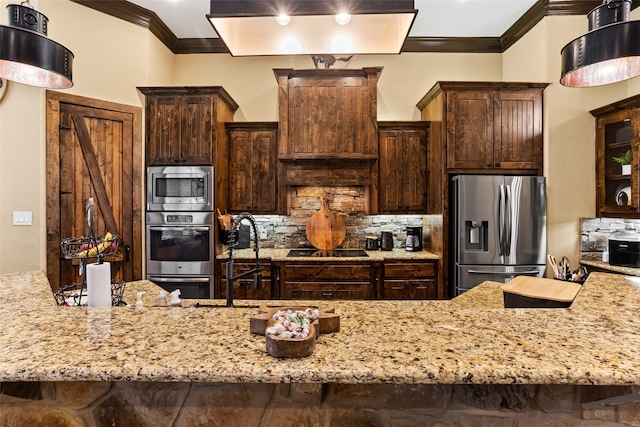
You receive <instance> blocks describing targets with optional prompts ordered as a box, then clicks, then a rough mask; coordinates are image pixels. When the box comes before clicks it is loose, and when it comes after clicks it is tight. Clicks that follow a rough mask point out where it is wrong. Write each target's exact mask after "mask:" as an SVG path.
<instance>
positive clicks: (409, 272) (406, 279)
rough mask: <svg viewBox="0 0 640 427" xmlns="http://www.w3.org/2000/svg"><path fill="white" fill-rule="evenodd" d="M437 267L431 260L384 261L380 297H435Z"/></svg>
mask: <svg viewBox="0 0 640 427" xmlns="http://www.w3.org/2000/svg"><path fill="white" fill-rule="evenodd" d="M437 268H438V267H437V264H436V262H433V261H422V262H417V261H411V262H385V263H384V272H383V277H384V279H383V282H382V295H381V299H437V298H438V279H437Z"/></svg>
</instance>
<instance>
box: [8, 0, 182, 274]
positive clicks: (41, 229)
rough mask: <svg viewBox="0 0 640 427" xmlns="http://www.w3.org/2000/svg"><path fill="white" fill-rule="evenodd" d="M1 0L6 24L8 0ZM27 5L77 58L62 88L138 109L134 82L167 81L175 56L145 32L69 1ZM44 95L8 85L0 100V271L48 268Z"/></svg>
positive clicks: (137, 94) (67, 91) (140, 103)
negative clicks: (22, 221) (20, 217)
mask: <svg viewBox="0 0 640 427" xmlns="http://www.w3.org/2000/svg"><path fill="white" fill-rule="evenodd" d="M0 3H1V4H0V11H1V14H0V22H2V23H3V24H4V23H6V22H7V16H6V10H5V8H6V5H7V4H9V2H6V1H2V2H0ZM12 3H15V2H12ZM31 4H32V5H33V7H34V8H36V9H37V10H38V11H39V12H41V13H43V14H45V15H46V16H47V17H48V18H49V29H48V33H49V37H50V38H51V39H53V40H55V41H57V42H58V43H61V44H62V45H64V46H65V47H67V48H68V49H70V50H71V51H72V52H73V53H74V55H75V58H74V68H73V80H74V87H73V88H71V89H69V90H66V91H65V92H66V93H70V94H77V95H81V96H85V97H91V98H97V99H103V100H108V101H113V102H118V103H122V104H128V105H135V106H142V97H141V96H140V95H139V93H138V92H137V91H136V89H135V87H136V86H139V85H149V84H158V85H159V84H171V81H172V79H173V58H174V55H173V54H171V52H170V51H169V50H168V49H167V48H166V47H164V45H162V44H161V43H160V42H159V41H158V40H157V39H156V38H155V37H154V36H153V35H151V33H150V32H149V31H148V30H146V29H144V28H141V27H138V26H135V25H131V24H128V23H126V22H124V21H121V20H117V19H113V18H111V17H109V16H107V15H105V14H102V13H99V12H95V11H93V10H91V9H89V8H86V7H84V6H80V5H77V4H75V3H72V2H69V1H59V0H40V1H32V2H31ZM45 96H46V91H45V90H44V89H39V88H35V87H31V86H26V85H20V84H17V83H11V82H10V83H9V86H8V89H7V93H6V95H5V98H4V99H3V101H2V103H0V273H10V272H19V271H28V270H45V269H46V258H45V256H46V254H45V250H46V205H45V194H46V188H45V180H46V170H45V167H46V135H45V120H46V117H45ZM13 211H31V212H33V225H32V226H14V225H12V213H13ZM69 237H72V236H69Z"/></svg>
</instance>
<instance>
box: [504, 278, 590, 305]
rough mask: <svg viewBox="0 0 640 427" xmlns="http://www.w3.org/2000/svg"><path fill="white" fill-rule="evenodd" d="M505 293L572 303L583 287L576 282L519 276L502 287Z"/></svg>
mask: <svg viewBox="0 0 640 427" xmlns="http://www.w3.org/2000/svg"><path fill="white" fill-rule="evenodd" d="M500 289H502V290H503V291H504V292H508V293H511V294H516V295H521V296H523V297H528V298H537V299H543V300H550V301H561V302H571V301H573V299H574V298H575V297H576V295H578V292H579V291H580V289H582V286H581V285H579V284H578V283H574V282H565V281H562V280H553V279H543V278H539V277H528V276H518V277H516V278H514V279H513V280H510V281H509V282H507V283H505V284H504V285H502V286H501V287H500Z"/></svg>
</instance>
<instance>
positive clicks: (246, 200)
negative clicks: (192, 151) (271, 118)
mask: <svg viewBox="0 0 640 427" xmlns="http://www.w3.org/2000/svg"><path fill="white" fill-rule="evenodd" d="M226 126H227V130H228V132H229V210H231V211H236V212H239V211H249V212H252V213H261V214H275V213H276V202H277V200H276V189H277V187H276V152H277V151H276V143H277V134H278V124H277V123H242V122H237V123H227V124H226Z"/></svg>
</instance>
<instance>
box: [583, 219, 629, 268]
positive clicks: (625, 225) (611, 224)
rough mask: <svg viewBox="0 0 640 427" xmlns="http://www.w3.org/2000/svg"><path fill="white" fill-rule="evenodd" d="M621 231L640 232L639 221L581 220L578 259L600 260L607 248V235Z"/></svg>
mask: <svg viewBox="0 0 640 427" xmlns="http://www.w3.org/2000/svg"><path fill="white" fill-rule="evenodd" d="M621 230H633V231H637V232H640V219H623V218H581V219H580V234H581V239H580V259H588V260H593V261H600V260H602V252H604V251H605V250H607V249H608V247H609V235H611V233H613V232H615V231H621Z"/></svg>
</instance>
